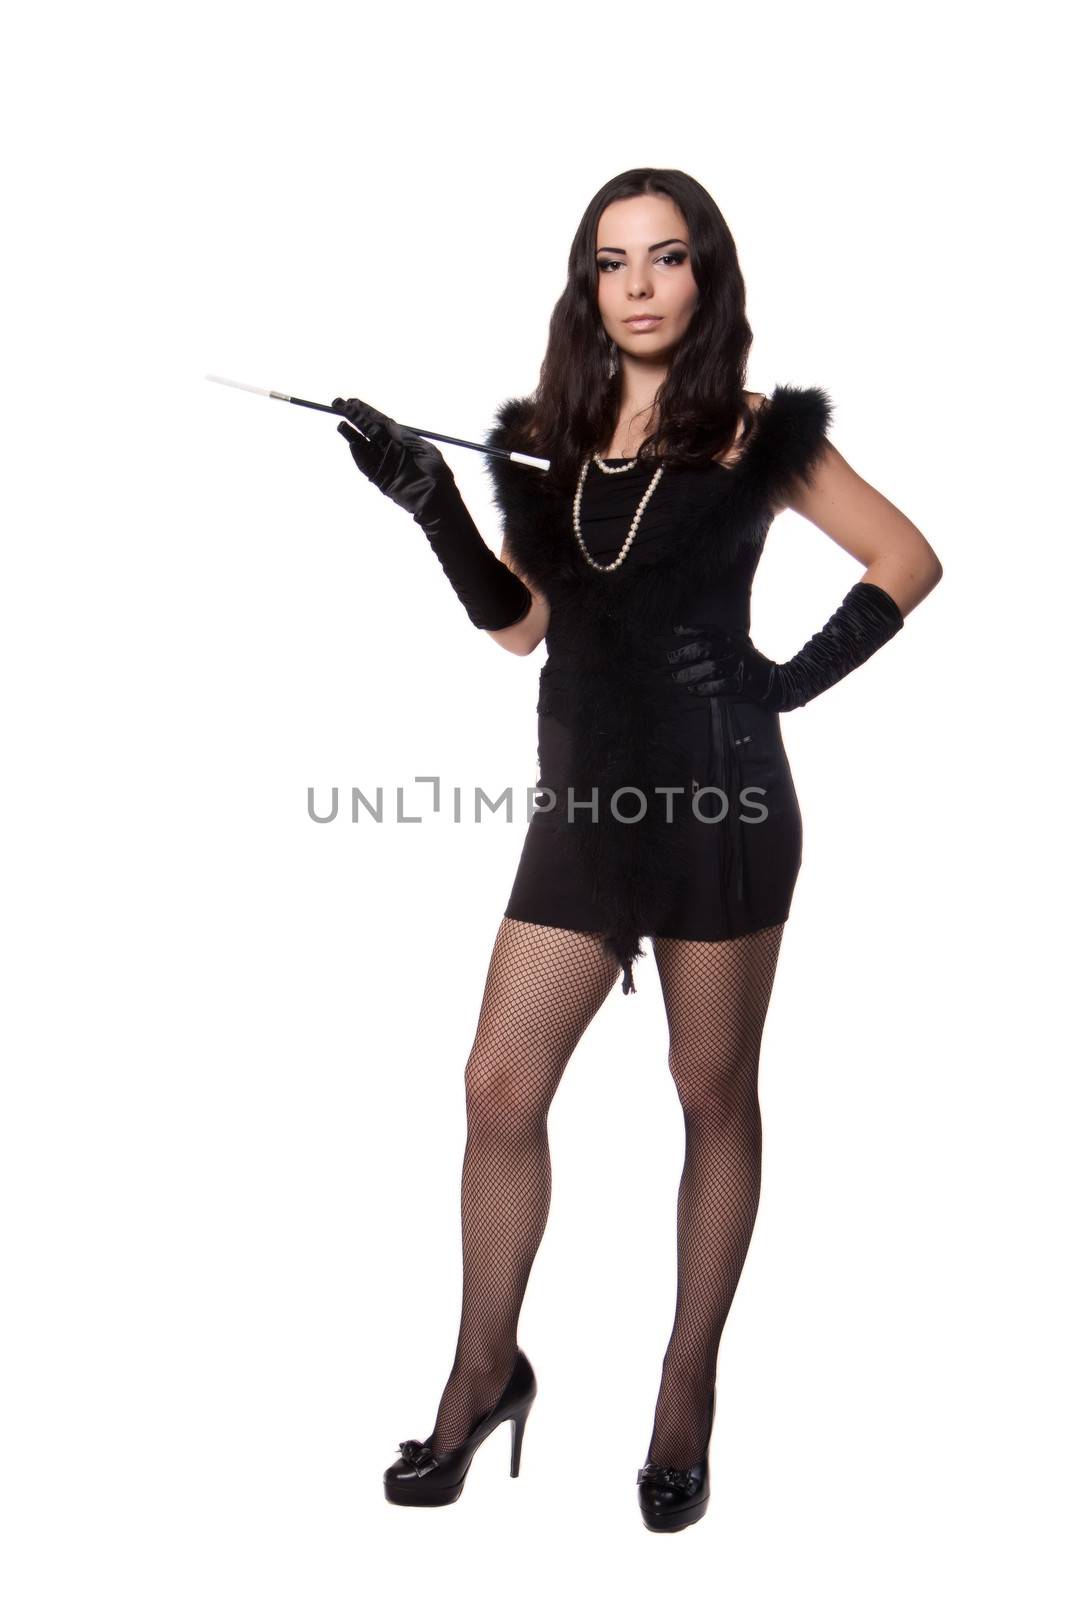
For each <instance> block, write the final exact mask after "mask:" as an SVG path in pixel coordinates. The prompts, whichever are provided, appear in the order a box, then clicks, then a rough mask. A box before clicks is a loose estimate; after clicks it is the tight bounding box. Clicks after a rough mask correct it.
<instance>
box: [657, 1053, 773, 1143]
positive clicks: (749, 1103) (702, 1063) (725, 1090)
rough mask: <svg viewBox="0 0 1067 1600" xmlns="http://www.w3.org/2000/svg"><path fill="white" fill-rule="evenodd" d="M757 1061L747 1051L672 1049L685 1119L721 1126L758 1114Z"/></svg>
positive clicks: (674, 1072) (672, 1065) (674, 1069)
mask: <svg viewBox="0 0 1067 1600" xmlns="http://www.w3.org/2000/svg"><path fill="white" fill-rule="evenodd" d="M757 1065H758V1062H757V1061H756V1060H754V1059H753V1058H752V1056H751V1054H750V1053H748V1052H745V1051H732V1050H722V1049H718V1048H705V1049H700V1050H693V1049H692V1048H688V1049H683V1050H675V1049H672V1051H671V1054H670V1070H671V1076H672V1077H673V1079H674V1083H675V1087H676V1088H677V1090H678V1098H679V1100H680V1101H681V1105H682V1111H683V1112H684V1114H685V1118H686V1121H690V1120H699V1121H702V1122H708V1123H713V1124H715V1125H717V1126H718V1125H722V1124H724V1123H729V1122H735V1121H738V1120H747V1119H750V1118H751V1117H752V1116H753V1115H758V1108H759V1099H758V1087H757Z"/></svg>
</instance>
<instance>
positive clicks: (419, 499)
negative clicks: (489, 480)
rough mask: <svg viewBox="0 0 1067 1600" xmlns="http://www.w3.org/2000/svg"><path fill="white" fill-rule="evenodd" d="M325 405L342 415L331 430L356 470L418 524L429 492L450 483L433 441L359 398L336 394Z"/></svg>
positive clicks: (432, 494)
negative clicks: (348, 398)
mask: <svg viewBox="0 0 1067 1600" xmlns="http://www.w3.org/2000/svg"><path fill="white" fill-rule="evenodd" d="M331 405H332V409H333V410H334V411H340V412H342V413H343V415H344V417H345V418H346V420H345V421H344V422H340V423H338V425H337V431H338V433H339V434H341V436H342V438H344V439H345V440H346V441H347V443H348V448H349V450H350V451H351V452H352V459H353V461H354V462H355V463H356V466H357V467H358V468H359V470H360V472H362V473H363V475H364V476H365V477H366V478H367V479H369V481H370V482H371V483H373V485H374V487H375V488H376V489H380V490H381V492H382V494H384V495H385V496H386V498H387V499H389V500H392V501H393V503H394V504H395V505H398V506H400V508H401V509H402V510H403V511H408V512H410V514H411V515H412V516H413V517H414V518H415V521H416V522H420V523H421V521H422V518H423V517H424V516H425V515H426V513H427V511H428V510H430V509H431V507H432V505H433V502H434V499H435V497H439V496H440V494H441V491H442V490H444V491H445V492H447V491H448V489H449V486H452V487H453V488H454V486H455V481H456V480H455V478H454V477H453V474H452V469H451V467H450V466H449V465H448V462H447V461H446V460H445V458H444V456H443V455H442V454H441V452H440V450H438V448H437V446H436V445H435V444H433V443H432V441H431V440H429V439H424V438H423V437H422V435H421V434H418V433H415V432H413V430H412V429H411V428H405V427H403V426H402V424H401V423H399V422H394V421H393V419H392V417H387V416H386V415H385V414H384V412H381V411H376V410H375V408H374V407H373V406H370V405H368V404H367V403H366V401H365V400H357V399H351V400H343V399H341V398H338V399H336V400H334V401H333V402H332V403H331ZM353 424H354V426H352V425H353ZM356 429H358V430H359V431H358V433H357V431H356Z"/></svg>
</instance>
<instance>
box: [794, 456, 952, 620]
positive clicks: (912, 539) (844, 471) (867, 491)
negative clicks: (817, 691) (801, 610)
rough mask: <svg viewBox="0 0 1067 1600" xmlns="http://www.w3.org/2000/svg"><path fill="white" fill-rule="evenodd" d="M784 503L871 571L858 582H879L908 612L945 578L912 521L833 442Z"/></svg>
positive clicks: (931, 551) (797, 482) (906, 612)
mask: <svg viewBox="0 0 1067 1600" xmlns="http://www.w3.org/2000/svg"><path fill="white" fill-rule="evenodd" d="M785 505H786V506H788V507H789V509H790V510H792V511H797V512H799V513H800V515H801V516H802V517H806V518H807V520H808V521H809V522H812V523H814V524H815V526H816V527H817V528H821V529H822V531H823V533H825V534H828V535H829V537H830V538H831V539H833V541H834V543H835V544H839V545H840V546H841V548H842V549H843V550H847V551H848V553H849V555H853V556H855V557H856V560H857V561H861V562H862V563H863V565H864V566H865V567H866V569H867V570H866V572H865V573H864V575H863V579H861V580H860V581H861V582H862V581H864V580H866V581H868V582H870V583H876V584H878V586H879V588H881V589H884V590H885V591H886V593H887V594H889V595H891V596H892V598H893V599H894V600H895V601H896V603H897V605H898V606H899V607H900V610H901V613H902V615H904V616H906V615H907V614H908V612H909V611H913V610H914V609H915V607H916V606H917V605H918V604H919V602H920V601H921V600H925V599H926V596H927V595H928V594H929V593H930V591H931V589H933V588H934V587H935V585H937V584H938V583H939V582H940V581H941V575H942V571H943V569H942V566H941V563H940V561H939V560H938V558H937V555H936V554H935V552H934V551H933V549H932V548H931V547H930V545H929V544H928V542H927V540H926V538H925V537H924V536H923V534H921V533H920V532H919V529H918V528H917V527H916V526H915V524H914V522H912V521H910V520H909V518H908V517H906V516H905V515H904V513H903V511H900V510H899V509H898V508H897V507H896V506H895V505H893V503H892V501H890V500H887V499H886V498H885V496H884V495H883V494H880V493H879V492H878V490H877V489H875V488H874V487H873V485H871V484H869V483H867V482H866V480H865V479H863V478H861V477H860V475H859V473H858V472H856V471H854V470H853V468H852V467H850V466H849V464H848V462H847V461H846V460H845V458H844V456H843V455H842V454H841V453H840V451H839V450H837V449H835V447H834V446H833V445H832V444H830V443H829V441H827V444H826V446H825V448H824V449H823V450H822V451H821V452H820V455H819V460H818V463H817V465H816V467H815V468H814V471H813V473H812V481H811V483H810V484H806V483H804V481H803V480H802V479H800V478H797V479H796V480H795V481H794V485H793V487H792V489H791V491H790V493H789V495H788V498H787V499H786V500H785ZM778 509H779V510H781V509H783V506H782V504H781V503H780V504H779V506H778Z"/></svg>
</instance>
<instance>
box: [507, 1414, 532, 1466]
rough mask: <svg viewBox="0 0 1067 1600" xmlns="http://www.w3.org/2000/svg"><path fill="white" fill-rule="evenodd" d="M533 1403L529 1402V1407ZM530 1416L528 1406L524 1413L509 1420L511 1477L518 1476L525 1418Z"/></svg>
mask: <svg viewBox="0 0 1067 1600" xmlns="http://www.w3.org/2000/svg"><path fill="white" fill-rule="evenodd" d="M532 1404H533V1401H531V1402H530V1405H532ZM529 1415H530V1406H527V1407H526V1410H525V1411H520V1412H518V1413H516V1415H515V1416H513V1417H512V1419H511V1476H512V1477H513V1478H517V1477H518V1475H519V1457H520V1456H521V1455H522V1436H523V1434H524V1433H525V1432H526V1418H527V1417H528V1416H529Z"/></svg>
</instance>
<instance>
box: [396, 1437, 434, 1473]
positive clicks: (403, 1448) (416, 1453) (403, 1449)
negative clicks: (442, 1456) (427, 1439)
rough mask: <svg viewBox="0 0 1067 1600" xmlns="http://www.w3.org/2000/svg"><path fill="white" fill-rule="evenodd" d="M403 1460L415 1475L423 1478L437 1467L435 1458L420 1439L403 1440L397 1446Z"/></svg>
mask: <svg viewBox="0 0 1067 1600" xmlns="http://www.w3.org/2000/svg"><path fill="white" fill-rule="evenodd" d="M398 1449H399V1451H400V1454H401V1455H402V1456H403V1458H404V1460H405V1461H407V1462H408V1463H409V1464H410V1465H411V1466H413V1467H414V1468H415V1471H416V1473H417V1475H418V1476H419V1477H420V1478H424V1477H425V1476H426V1474H427V1473H428V1472H432V1471H433V1469H434V1467H436V1466H437V1464H438V1463H437V1457H436V1456H435V1455H434V1453H433V1451H432V1450H431V1449H430V1447H429V1445H428V1444H423V1442H422V1440H421V1439H404V1440H403V1441H402V1442H401V1443H400V1445H399V1446H398Z"/></svg>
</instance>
